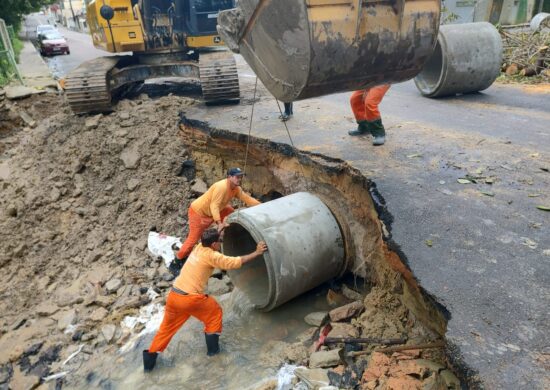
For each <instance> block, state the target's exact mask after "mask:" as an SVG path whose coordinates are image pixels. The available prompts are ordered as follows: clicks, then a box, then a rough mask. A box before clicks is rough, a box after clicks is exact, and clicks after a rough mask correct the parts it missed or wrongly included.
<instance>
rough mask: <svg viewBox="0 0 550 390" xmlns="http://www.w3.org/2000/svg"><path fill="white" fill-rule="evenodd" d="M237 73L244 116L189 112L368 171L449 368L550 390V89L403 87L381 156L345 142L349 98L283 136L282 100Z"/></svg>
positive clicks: (390, 102)
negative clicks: (439, 329) (431, 310)
mask: <svg viewBox="0 0 550 390" xmlns="http://www.w3.org/2000/svg"><path fill="white" fill-rule="evenodd" d="M239 67H240V76H241V96H242V99H241V104H240V105H234V106H213V107H209V108H207V110H206V111H205V110H204V108H203V107H197V108H190V109H189V110H188V111H187V112H185V115H186V116H187V117H188V118H190V119H196V120H199V121H203V122H208V123H209V125H210V126H211V127H213V128H218V129H224V130H229V131H234V132H241V133H244V134H248V133H249V131H250V133H251V135H253V136H256V137H260V138H267V139H271V140H273V141H276V142H282V143H291V139H292V142H293V143H294V145H295V146H296V147H297V148H298V149H301V150H307V151H311V152H316V153H321V154H324V155H327V156H330V157H334V158H340V159H342V160H345V161H347V162H348V163H349V164H351V165H352V166H354V167H356V168H358V169H360V170H361V171H362V172H363V174H364V175H365V176H366V177H368V178H370V179H371V180H372V181H374V182H375V183H376V185H377V187H378V190H379V192H380V194H381V195H382V196H383V197H384V199H385V202H386V207H387V210H388V212H389V214H390V215H391V217H390V218H389V219H393V221H390V220H387V221H386V222H391V233H392V245H393V249H395V250H397V251H399V252H400V253H401V255H402V257H403V258H404V259H405V261H406V262H407V263H408V266H409V267H410V268H411V270H412V271H413V272H414V275H415V276H416V278H417V279H418V281H419V283H420V284H421V286H422V287H423V288H424V289H425V290H426V291H427V292H428V293H429V294H430V295H432V296H433V298H434V299H435V300H436V301H437V302H438V303H440V304H441V305H442V306H443V307H444V308H445V310H447V312H448V316H449V322H448V332H447V338H448V341H449V343H450V345H451V346H452V354H453V359H454V360H455V365H458V366H460V368H461V369H462V371H463V374H465V376H467V378H468V382H469V383H470V385H471V386H472V387H486V388H505V389H518V388H540V389H542V388H547V387H548V385H549V378H548V376H547V371H546V370H547V369H548V359H549V355H548V354H549V353H550V349H549V348H550V346H549V344H548V340H549V339H548V334H547V324H548V323H549V322H550V318H549V310H548V302H550V290H549V286H550V231H549V228H548V224H549V221H550V213H548V212H547V211H544V210H541V209H539V208H537V206H549V205H550V191H549V188H550V186H549V183H550V173H549V171H548V170H549V168H550V162H549V159H548V156H549V153H550V126H548V123H549V122H550V111H549V110H548V108H549V107H550V86H549V85H542V86H523V87H522V86H510V85H503V84H495V85H493V86H492V87H490V88H489V89H488V90H486V91H484V92H482V93H476V94H470V95H464V96H456V97H449V98H443V99H437V100H436V99H428V98H424V97H422V96H421V95H420V93H419V92H418V91H417V90H416V88H415V86H414V83H413V82H412V81H409V82H406V83H403V84H398V85H395V86H393V87H392V88H391V89H390V90H389V92H388V94H387V95H386V98H385V100H384V101H383V102H382V105H381V112H382V118H383V121H384V124H385V126H386V128H387V133H388V136H387V142H386V145H384V146H382V147H373V146H372V145H371V140H370V139H369V137H367V136H363V137H353V138H352V137H350V136H348V135H347V131H348V130H349V129H352V128H354V127H355V123H354V120H353V117H352V114H351V110H350V108H349V102H348V98H349V94H337V95H331V96H328V97H324V98H319V99H309V100H305V101H299V102H295V104H294V117H293V118H292V119H291V120H289V121H288V122H286V124H287V126H288V133H287V129H286V128H285V126H284V124H283V123H282V122H280V121H279V120H278V116H279V112H278V110H279V108H278V105H277V102H276V101H275V100H274V99H273V98H272V97H271V96H270V95H269V93H268V92H267V91H266V90H265V89H264V88H263V87H262V86H261V83H259V86H258V87H257V88H255V78H254V75H253V74H252V72H251V71H250V70H249V69H247V66H246V65H245V64H244V63H243V62H242V59H241V61H240V63H239ZM254 96H256V98H255V99H254ZM253 102H255V104H254V116H253V118H252V121H251V120H250V116H251V113H252V103H253ZM279 106H280V108H281V109H283V107H282V103H281V102H279ZM250 123H251V127H250V128H249V125H250ZM289 134H290V137H289ZM243 160H244V156H243ZM243 162H244V161H243ZM458 179H465V180H467V181H468V182H466V181H465V180H460V181H461V182H462V183H465V184H461V183H459V181H458Z"/></svg>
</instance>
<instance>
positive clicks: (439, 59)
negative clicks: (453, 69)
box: [414, 40, 444, 96]
mask: <svg viewBox="0 0 550 390" xmlns="http://www.w3.org/2000/svg"><path fill="white" fill-rule="evenodd" d="M443 65H444V64H443V52H442V50H441V45H440V43H439V40H438V41H437V44H436V46H435V49H434V52H433V54H432V56H431V57H430V59H429V60H428V62H426V65H424V68H423V69H422V72H420V73H419V74H418V75H417V76H416V78H415V79H414V82H415V83H416V86H417V87H418V89H419V90H420V93H422V95H424V96H430V95H431V94H433V93H434V92H435V91H436V90H437V88H439V86H440V85H441V79H442V78H443Z"/></svg>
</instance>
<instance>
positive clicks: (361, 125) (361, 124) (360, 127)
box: [348, 121, 369, 136]
mask: <svg viewBox="0 0 550 390" xmlns="http://www.w3.org/2000/svg"><path fill="white" fill-rule="evenodd" d="M368 133H369V128H368V122H367V121H358V122H357V129H354V130H350V131H348V134H349V135H353V136H355V135H364V134H368Z"/></svg>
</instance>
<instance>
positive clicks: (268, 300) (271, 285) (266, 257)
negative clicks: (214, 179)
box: [222, 212, 277, 311]
mask: <svg viewBox="0 0 550 390" xmlns="http://www.w3.org/2000/svg"><path fill="white" fill-rule="evenodd" d="M237 213H238V212H235V213H234V214H232V215H230V216H229V217H228V218H227V222H229V223H230V225H231V224H235V225H239V226H240V227H242V228H243V229H244V230H246V232H247V233H248V234H250V236H251V237H252V239H253V240H254V241H255V243H256V245H257V244H258V242H260V241H264V242H265V243H266V244H267V241H266V240H265V238H264V237H263V236H262V235H261V234H260V233H259V230H260V229H259V228H258V227H257V226H256V225H255V224H254V222H252V221H251V220H250V219H249V218H247V216H246V214H242V215H239V214H240V213H239V214H237ZM236 214H237V215H236ZM233 215H236V216H235V218H233ZM243 221H244V222H245V223H242V222H243ZM222 246H223V245H222ZM222 251H223V247H222ZM262 260H263V262H264V266H265V269H266V271H267V282H268V286H267V296H266V297H264V298H263V299H262V302H261V303H260V304H255V303H253V305H254V308H255V309H258V310H265V311H269V310H270V308H272V306H273V305H274V304H275V302H274V299H275V298H274V297H276V296H277V294H276V292H277V291H276V290H277V283H276V280H275V279H276V278H274V274H275V272H274V270H273V261H271V255H270V254H269V244H268V250H267V251H266V252H264V253H263V255H262Z"/></svg>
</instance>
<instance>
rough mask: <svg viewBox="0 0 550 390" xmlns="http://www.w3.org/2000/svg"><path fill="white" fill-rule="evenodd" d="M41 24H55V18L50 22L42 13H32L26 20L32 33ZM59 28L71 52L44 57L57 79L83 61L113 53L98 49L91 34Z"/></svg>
mask: <svg viewBox="0 0 550 390" xmlns="http://www.w3.org/2000/svg"><path fill="white" fill-rule="evenodd" d="M39 24H52V25H53V20H51V19H50V23H48V17H47V16H45V15H40V14H31V15H29V16H27V18H26V20H25V27H26V29H27V31H29V32H30V33H31V34H32V31H35V30H36V26H37V25H39ZM57 29H58V30H59V32H60V33H61V34H62V35H63V36H64V37H65V39H66V40H67V43H68V44H69V49H70V51H71V54H69V55H64V54H62V55H56V56H48V57H43V58H44V61H45V62H46V63H47V65H48V67H49V68H50V70H51V72H52V74H53V75H54V77H55V78H56V79H61V78H63V77H65V75H66V74H67V73H69V72H70V71H71V70H73V69H75V68H76V67H77V66H78V65H80V64H81V63H82V62H85V61H88V60H91V59H94V58H97V57H102V56H109V55H112V54H111V53H108V52H105V51H103V50H99V49H96V48H95V47H94V46H93V44H92V38H91V36H90V35H89V34H83V33H79V32H76V31H72V30H69V29H66V28H64V27H63V26H61V25H57Z"/></svg>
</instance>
